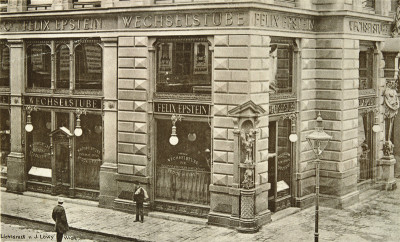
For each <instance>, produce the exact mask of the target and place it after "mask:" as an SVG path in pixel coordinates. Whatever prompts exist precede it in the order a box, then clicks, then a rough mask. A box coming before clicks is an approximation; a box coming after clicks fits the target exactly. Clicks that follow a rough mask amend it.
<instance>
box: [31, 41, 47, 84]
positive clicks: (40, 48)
mask: <svg viewBox="0 0 400 242" xmlns="http://www.w3.org/2000/svg"><path fill="white" fill-rule="evenodd" d="M27 58H28V66H27V69H28V70H27V74H28V87H47V88H50V86H51V50H50V47H49V46H47V45H46V44H32V45H31V46H29V47H28V50H27Z"/></svg>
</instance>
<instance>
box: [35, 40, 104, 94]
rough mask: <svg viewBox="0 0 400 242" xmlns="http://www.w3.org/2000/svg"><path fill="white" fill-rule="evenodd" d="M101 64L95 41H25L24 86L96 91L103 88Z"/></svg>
mask: <svg viewBox="0 0 400 242" xmlns="http://www.w3.org/2000/svg"><path fill="white" fill-rule="evenodd" d="M38 42H39V41H38ZM52 56H53V57H54V58H52ZM102 63H103V52H102V47H101V46H100V41H98V40H94V39H90V40H84V41H73V40H56V41H43V43H36V42H35V41H33V42H28V44H27V87H28V88H39V89H40V88H42V89H43V88H46V89H47V88H51V89H55V90H60V91H62V89H64V90H65V89H70V90H77V91H79V90H91V91H93V90H94V91H99V90H102V88H103V85H102V74H103V70H102V68H103V64H102ZM73 71H74V73H72V72H73ZM72 74H74V75H72ZM52 83H53V84H52Z"/></svg>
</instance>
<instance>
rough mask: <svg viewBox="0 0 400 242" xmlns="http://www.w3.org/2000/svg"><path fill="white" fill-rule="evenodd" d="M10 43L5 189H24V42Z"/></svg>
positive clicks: (12, 190)
mask: <svg viewBox="0 0 400 242" xmlns="http://www.w3.org/2000/svg"><path fill="white" fill-rule="evenodd" d="M8 42H9V44H10V60H11V63H10V80H12V81H11V82H10V92H11V103H10V106H11V114H10V120H12V122H11V123H10V130H11V151H10V154H9V155H8V157H7V191H9V192H23V191H25V190H26V171H25V156H24V147H23V142H24V132H25V130H24V129H23V124H24V123H25V122H24V120H23V117H24V115H23V110H22V95H21V93H23V92H24V87H25V85H24V80H25V78H24V73H25V71H24V59H25V58H24V51H23V46H24V43H23V41H22V40H20V39H17V40H8Z"/></svg>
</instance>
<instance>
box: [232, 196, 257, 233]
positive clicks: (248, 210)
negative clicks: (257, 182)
mask: <svg viewBox="0 0 400 242" xmlns="http://www.w3.org/2000/svg"><path fill="white" fill-rule="evenodd" d="M254 196H255V190H254V189H250V190H242V191H241V192H240V220H239V227H238V228H237V230H238V231H239V232H244V233H245V232H248V233H254V232H257V231H258V229H259V226H258V225H257V223H256V219H255V216H254V210H255V206H254V205H255V199H254Z"/></svg>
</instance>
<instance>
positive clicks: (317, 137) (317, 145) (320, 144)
mask: <svg viewBox="0 0 400 242" xmlns="http://www.w3.org/2000/svg"><path fill="white" fill-rule="evenodd" d="M306 139H307V141H308V143H309V144H310V146H311V148H312V150H313V152H314V154H315V156H316V160H315V233H314V241H315V242H318V235H319V234H318V213H319V163H320V161H321V156H322V152H323V151H324V149H325V148H326V146H327V145H328V143H329V141H330V140H331V139H332V136H330V135H328V134H327V133H325V131H324V127H323V126H322V117H321V113H319V114H318V117H317V126H316V127H315V130H314V131H313V132H312V133H311V134H309V135H308V136H307V137H306Z"/></svg>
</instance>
